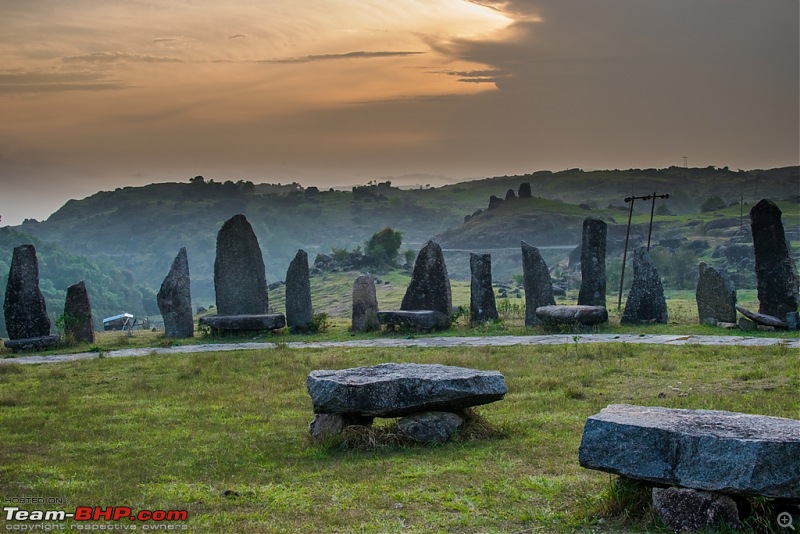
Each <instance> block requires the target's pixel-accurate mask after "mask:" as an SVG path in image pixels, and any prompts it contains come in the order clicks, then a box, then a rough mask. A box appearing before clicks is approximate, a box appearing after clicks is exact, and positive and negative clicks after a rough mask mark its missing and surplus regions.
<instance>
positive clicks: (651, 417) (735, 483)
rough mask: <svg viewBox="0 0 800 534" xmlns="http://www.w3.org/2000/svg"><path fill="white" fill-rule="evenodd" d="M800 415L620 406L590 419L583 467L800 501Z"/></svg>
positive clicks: (581, 452)
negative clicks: (799, 418) (796, 418)
mask: <svg viewBox="0 0 800 534" xmlns="http://www.w3.org/2000/svg"><path fill="white" fill-rule="evenodd" d="M790 458H791V459H796V458H800V421H797V420H795V419H783V418H779V417H768V416H763V415H749V414H743V413H735V412H724V411H713V410H683V409H670V408H661V407H647V406H631V405H627V404H612V405H610V406H608V407H607V408H604V409H603V410H601V411H600V413H599V414H596V415H593V416H591V417H589V419H587V421H586V425H585V426H584V429H583V437H582V440H581V446H580V449H579V460H580V464H581V465H582V466H583V467H586V468H589V469H597V470H600V471H606V472H609V473H615V474H618V475H623V476H627V477H630V478H635V479H640V480H647V481H650V482H655V483H658V484H666V485H674V486H682V487H686V488H692V489H699V490H705V491H715V492H719V493H727V494H734V495H744V496H764V497H772V498H779V499H789V500H800V462H797V461H788V459H790Z"/></svg>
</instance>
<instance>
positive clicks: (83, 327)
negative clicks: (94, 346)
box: [64, 280, 94, 343]
mask: <svg viewBox="0 0 800 534" xmlns="http://www.w3.org/2000/svg"><path fill="white" fill-rule="evenodd" d="M64 329H65V330H66V333H67V335H68V336H69V337H71V338H72V339H74V340H75V341H79V342H85V343H94V325H93V324H92V305H91V304H90V303H89V293H88V292H87V291H86V284H85V283H84V282H83V280H81V281H80V282H78V283H77V284H73V285H71V286H69V287H68V288H67V299H66V301H65V302H64Z"/></svg>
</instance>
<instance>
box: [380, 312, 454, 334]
mask: <svg viewBox="0 0 800 534" xmlns="http://www.w3.org/2000/svg"><path fill="white" fill-rule="evenodd" d="M377 315H378V322H379V323H380V324H381V325H383V326H388V327H395V326H400V327H408V328H414V329H415V330H420V331H429V330H445V329H447V328H448V327H449V326H450V318H449V317H448V316H447V315H445V314H443V313H442V312H437V311H432V310H417V311H405V310H389V311H380V312H378V314H377Z"/></svg>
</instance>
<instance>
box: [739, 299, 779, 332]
mask: <svg viewBox="0 0 800 534" xmlns="http://www.w3.org/2000/svg"><path fill="white" fill-rule="evenodd" d="M736 311H738V312H739V313H741V314H742V315H744V316H745V317H747V318H748V319H750V320H751V321H753V322H754V323H756V324H760V325H764V326H774V327H775V328H786V326H787V325H786V323H785V322H784V321H782V320H781V319H779V318H778V317H773V316H771V315H767V314H765V313H756V312H752V311H750V310H748V309H747V308H745V307H744V306H740V305H738V304H737V305H736Z"/></svg>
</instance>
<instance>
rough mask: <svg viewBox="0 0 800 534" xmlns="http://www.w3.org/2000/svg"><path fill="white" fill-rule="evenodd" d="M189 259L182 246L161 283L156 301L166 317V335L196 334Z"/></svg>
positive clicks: (181, 336)
mask: <svg viewBox="0 0 800 534" xmlns="http://www.w3.org/2000/svg"><path fill="white" fill-rule="evenodd" d="M189 286H190V279H189V259H188V257H187V256H186V248H185V247H184V248H181V250H180V251H179V252H178V255H177V256H176V257H175V260H174V261H173V262H172V267H171V268H170V270H169V273H167V277H166V278H164V281H163V282H162V283H161V289H159V290H158V295H156V303H157V304H158V309H159V311H160V312H161V317H163V318H164V336H165V337H170V338H184V337H193V336H194V319H193V318H192V294H191V291H190V289H189Z"/></svg>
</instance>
